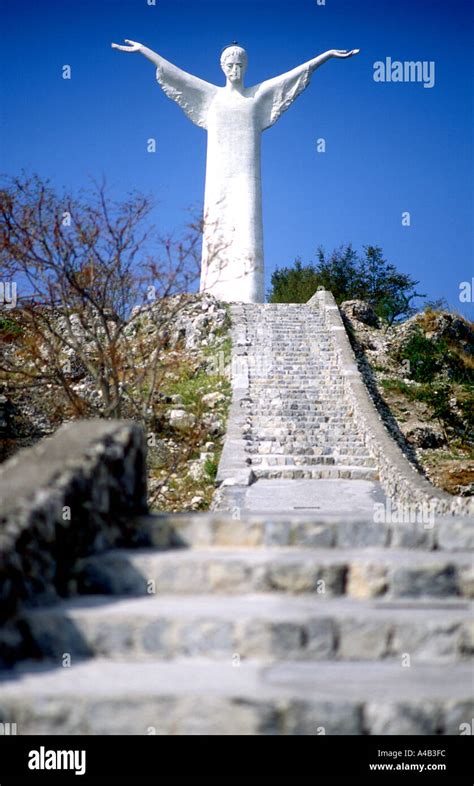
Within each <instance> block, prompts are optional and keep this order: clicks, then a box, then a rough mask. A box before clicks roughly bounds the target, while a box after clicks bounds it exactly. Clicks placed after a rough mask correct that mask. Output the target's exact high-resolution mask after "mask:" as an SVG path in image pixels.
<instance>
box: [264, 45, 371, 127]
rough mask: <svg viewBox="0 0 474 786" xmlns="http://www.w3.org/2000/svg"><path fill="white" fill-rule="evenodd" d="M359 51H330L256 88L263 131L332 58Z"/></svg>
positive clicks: (350, 55) (343, 56)
mask: <svg viewBox="0 0 474 786" xmlns="http://www.w3.org/2000/svg"><path fill="white" fill-rule="evenodd" d="M359 51H360V50H359V49H351V50H349V51H348V50H345V49H329V50H328V51H327V52H323V54H322V55H318V56H317V57H314V58H313V59H312V60H308V62H307V63H303V64H302V65H299V66H297V67H296V68H293V69H292V70H291V71H287V72H286V73H285V74H280V75H279V76H275V77H273V79H267V80H266V81H265V82H261V84H259V85H257V86H256V87H255V88H254V95H255V98H256V99H257V100H258V101H259V102H260V112H261V127H262V130H263V129H265V128H270V126H272V125H273V124H274V123H276V121H277V120H278V119H279V118H280V117H281V115H282V114H283V112H285V111H286V110H287V109H288V108H289V107H290V106H291V104H292V103H293V101H294V100H295V98H297V97H298V96H299V95H300V94H301V93H302V92H303V90H305V89H306V88H307V87H308V85H309V83H310V81H311V77H312V75H313V73H314V72H315V71H316V69H317V68H319V67H320V66H322V65H323V63H327V61H328V60H330V59H331V58H332V57H337V58H347V57H353V56H354V55H357V54H358V53H359Z"/></svg>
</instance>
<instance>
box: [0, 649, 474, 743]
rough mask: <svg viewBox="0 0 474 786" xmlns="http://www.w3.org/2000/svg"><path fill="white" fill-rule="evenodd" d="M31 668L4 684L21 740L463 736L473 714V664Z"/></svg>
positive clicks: (98, 663)
mask: <svg viewBox="0 0 474 786" xmlns="http://www.w3.org/2000/svg"><path fill="white" fill-rule="evenodd" d="M238 663H239V661H238V659H234V660H229V661H227V662H224V663H218V662H216V661H212V660H206V659H204V658H186V659H183V660H176V661H171V662H161V663H143V662H138V663H130V662H127V661H124V662H113V661H106V660H102V659H96V660H91V661H86V662H82V663H78V664H74V665H72V667H71V668H58V669H51V668H50V666H49V665H46V666H43V667H41V666H36V665H33V664H30V663H27V664H25V665H24V666H23V667H22V669H21V670H18V671H17V672H16V674H15V675H12V676H10V678H6V679H4V680H3V681H2V683H1V685H0V707H1V710H0V712H1V719H2V721H3V720H5V721H8V722H10V723H17V725H18V728H19V729H21V734H23V735H24V734H150V733H151V730H153V732H154V733H156V734H166V735H171V734H218V735H221V734H272V735H274V734H279V735H281V734H283V735H286V734H291V735H293V734H311V735H316V734H322V733H326V734H390V735H391V734H423V735H425V734H440V733H441V734H459V733H460V727H461V724H462V723H468V724H470V723H471V718H472V716H473V712H474V707H473V701H472V698H471V697H470V695H469V690H468V687H467V686H469V684H470V679H471V673H472V672H471V669H470V667H469V665H464V664H462V663H458V664H451V665H450V666H449V668H446V666H445V665H443V664H440V665H432V664H414V665H412V666H411V667H409V668H403V667H402V666H401V665H400V664H398V663H393V662H380V663H366V662H363V663H358V662H355V663H344V662H339V663H337V662H336V663H327V662H317V663H314V664H312V663H302V662H294V661H288V662H282V663H277V664H270V663H268V662H261V661H240V665H233V664H238Z"/></svg>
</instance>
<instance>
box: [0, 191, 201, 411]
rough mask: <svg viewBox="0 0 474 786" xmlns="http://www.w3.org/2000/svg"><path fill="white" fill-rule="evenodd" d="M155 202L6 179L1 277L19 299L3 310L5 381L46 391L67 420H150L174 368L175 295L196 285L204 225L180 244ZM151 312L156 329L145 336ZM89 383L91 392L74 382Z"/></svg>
mask: <svg viewBox="0 0 474 786" xmlns="http://www.w3.org/2000/svg"><path fill="white" fill-rule="evenodd" d="M152 207H153V205H152V203H151V201H150V200H149V198H147V197H145V196H143V195H140V194H138V193H132V194H130V195H129V196H128V197H127V199H126V200H124V201H122V202H120V203H115V202H112V201H110V200H108V199H107V197H106V190H105V187H104V186H103V185H102V186H95V187H94V189H93V190H92V191H91V192H86V193H81V194H80V195H79V196H78V197H76V198H73V197H72V196H70V195H64V196H62V197H60V196H58V195H57V194H56V193H55V192H54V190H53V189H52V188H51V186H50V184H49V183H48V182H45V181H43V180H42V179H41V178H40V177H38V176H33V177H26V176H24V177H16V178H11V179H8V180H6V181H5V183H4V185H3V186H2V187H1V188H0V281H14V282H15V283H16V285H17V291H18V293H19V297H18V302H17V304H16V308H15V309H13V310H10V311H8V312H5V314H6V318H8V319H9V320H13V321H14V322H15V323H16V330H15V337H14V341H13V342H9V343H8V344H5V343H4V344H3V348H2V351H1V352H0V381H3V382H4V384H8V386H9V388H10V389H11V388H15V387H16V388H21V390H22V391H25V390H27V389H28V388H30V389H31V390H33V389H34V390H35V392H36V393H37V394H38V393H39V392H40V391H41V390H44V391H47V392H48V394H49V396H50V397H56V402H57V404H58V407H59V408H60V409H62V412H61V419H63V417H64V414H66V415H67V414H69V415H70V416H72V417H74V416H75V417H77V416H79V417H91V416H98V417H136V418H139V419H140V420H142V421H145V423H146V422H147V418H148V414H149V412H150V406H151V402H152V400H153V397H154V396H155V395H156V393H157V390H158V388H159V385H160V380H161V379H162V377H163V374H164V373H165V372H166V368H165V366H166V364H163V352H162V350H163V348H164V347H165V346H166V344H167V341H168V339H169V335H168V330H167V327H168V324H169V321H170V320H171V319H172V318H173V313H172V312H171V309H172V308H174V309H175V311H177V310H179V309H180V308H181V307H182V300H181V299H180V298H171V296H172V295H178V294H179V293H183V292H186V291H187V290H188V289H189V288H190V287H191V286H192V285H194V283H195V281H196V279H197V276H198V273H199V243H200V227H199V223H194V224H192V225H191V226H190V227H189V228H188V231H187V233H186V235H185V237H184V238H183V239H182V240H181V241H180V242H176V241H173V239H172V238H165V239H163V238H161V239H157V238H156V234H155V231H154V229H153V227H152V226H150V225H149V220H150V213H151V210H152ZM170 298H171V300H170ZM165 299H166V302H167V307H166V308H164V309H161V308H160V307H159V304H160V303H164V302H165ZM144 314H146V316H147V320H148V324H149V323H150V321H152V323H153V328H154V329H153V331H152V332H150V331H148V332H145V333H143V332H141V330H140V326H141V324H142V318H143V315H144ZM84 376H86V377H87V378H88V380H89V381H91V382H92V387H93V390H94V393H95V395H94V396H91V395H86V393H85V391H84V389H83V388H81V386H80V385H78V384H76V383H77V380H78V379H80V378H81V377H84ZM89 391H90V386H89ZM58 396H59V398H58ZM60 404H61V405H62V406H59V405H60Z"/></svg>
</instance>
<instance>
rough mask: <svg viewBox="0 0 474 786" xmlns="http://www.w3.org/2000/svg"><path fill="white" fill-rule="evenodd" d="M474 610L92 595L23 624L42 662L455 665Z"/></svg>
mask: <svg viewBox="0 0 474 786" xmlns="http://www.w3.org/2000/svg"><path fill="white" fill-rule="evenodd" d="M472 612H473V604H471V603H467V602H459V601H456V602H454V603H453V602H447V601H438V602H433V601H429V602H426V601H424V602H416V601H411V602H410V601H409V602H405V603H401V602H400V601H398V602H396V603H393V602H392V603H390V602H387V601H378V602H377V601H357V600H352V599H348V598H336V599H331V600H329V599H325V598H324V596H321V595H320V596H314V595H311V596H297V597H295V596H289V595H279V594H277V593H274V594H269V595H244V596H242V597H239V596H237V597H236V596H232V595H231V596H225V595H224V596H217V597H215V596H213V595H202V596H187V595H186V596H179V595H160V596H152V597H149V598H139V599H130V598H118V599H117V600H116V601H114V602H113V603H111V602H110V600H109V599H108V598H104V597H103V596H91V597H88V598H80V599H75V600H72V601H68V602H64V603H61V604H59V605H57V606H54V607H53V608H46V609H35V610H33V611H31V612H29V613H28V614H26V615H25V616H24V617H23V619H22V624H23V625H25V626H26V628H27V630H28V636H29V641H30V642H31V643H32V644H33V645H34V647H35V648H36V652H37V653H39V654H40V655H41V656H42V657H45V658H50V659H53V660H56V661H59V662H60V661H61V659H62V657H63V654H64V653H65V652H68V653H70V655H71V656H72V657H73V658H76V657H97V656H99V657H107V658H113V659H122V658H124V657H127V658H129V659H133V660H137V659H151V658H154V659H160V660H162V659H169V658H174V657H184V656H186V657H193V656H206V657H210V658H218V659H222V658H227V659H228V660H229V661H231V660H232V656H233V655H234V654H235V653H238V655H239V657H240V658H271V659H276V660H281V659H283V660H288V659H290V660H293V659H295V660H296V659H304V660H310V661H311V660H325V659H329V658H331V659H332V658H334V659H337V660H380V659H382V658H396V657H398V658H401V657H402V656H405V655H407V654H408V656H409V660H410V665H411V663H412V662H433V661H443V662H454V661H458V660H462V659H466V658H468V657H469V655H470V654H471V655H472V652H473V649H474V622H473V618H472Z"/></svg>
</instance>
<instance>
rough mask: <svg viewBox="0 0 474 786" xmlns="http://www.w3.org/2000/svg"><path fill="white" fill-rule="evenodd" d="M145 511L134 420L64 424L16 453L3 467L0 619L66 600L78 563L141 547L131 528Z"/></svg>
mask: <svg viewBox="0 0 474 786" xmlns="http://www.w3.org/2000/svg"><path fill="white" fill-rule="evenodd" d="M146 510H147V503H146V467H145V443H144V438H143V434H142V432H141V429H140V428H139V427H138V426H136V425H135V424H133V423H131V422H127V421H104V420H89V421H79V422H75V423H69V424H66V425H64V426H62V427H61V428H60V429H59V430H58V431H57V432H56V433H55V434H54V435H53V436H52V437H49V438H48V439H45V440H43V441H42V442H40V443H38V444H37V445H35V446H34V447H32V448H27V449H25V450H23V451H20V452H19V453H18V454H17V455H15V456H14V457H12V458H11V459H9V460H8V461H7V462H5V463H4V464H3V465H2V466H1V468H0V609H1V611H0V616H1V617H2V618H3V619H5V618H9V617H12V616H13V615H14V614H15V612H16V611H17V609H18V608H19V607H21V606H22V605H24V604H26V605H31V604H34V605H39V604H44V603H49V602H54V601H55V600H56V599H57V598H58V597H60V596H62V595H67V594H68V592H69V589H70V587H69V582H70V577H71V570H72V568H73V566H74V564H75V562H76V560H77V559H78V558H80V557H83V556H85V555H88V554H92V553H95V552H100V551H103V550H105V549H107V548H109V547H111V546H115V545H134V544H137V543H139V542H140V535H139V531H138V527H137V525H136V524H133V523H130V522H131V521H132V516H133V515H134V514H139V513H143V512H145V511H146ZM0 645H1V642H0ZM0 649H1V646H0Z"/></svg>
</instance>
